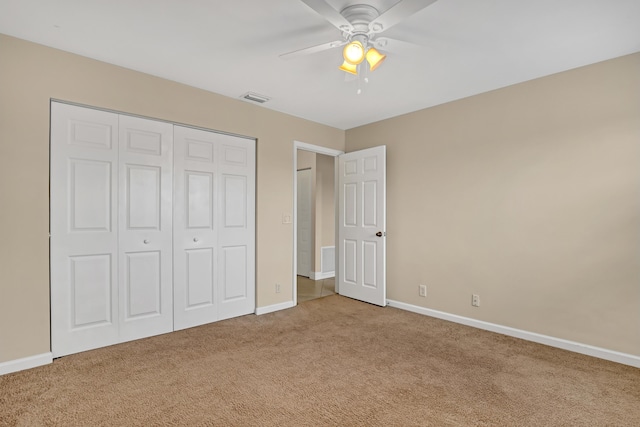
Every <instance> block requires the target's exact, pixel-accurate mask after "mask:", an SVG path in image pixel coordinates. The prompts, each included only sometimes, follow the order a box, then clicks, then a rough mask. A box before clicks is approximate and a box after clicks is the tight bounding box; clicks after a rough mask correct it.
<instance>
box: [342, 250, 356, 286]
mask: <svg viewBox="0 0 640 427" xmlns="http://www.w3.org/2000/svg"><path fill="white" fill-rule="evenodd" d="M343 256H344V263H343V265H344V281H345V282H346V283H350V284H352V285H355V284H356V283H357V282H358V268H357V264H356V263H357V260H358V242H357V241H356V240H345V241H344V251H343Z"/></svg>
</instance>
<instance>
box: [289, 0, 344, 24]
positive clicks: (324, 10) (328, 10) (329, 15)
mask: <svg viewBox="0 0 640 427" xmlns="http://www.w3.org/2000/svg"><path fill="white" fill-rule="evenodd" d="M301 1H302V2H303V3H304V4H306V5H307V6H309V7H310V8H311V9H313V10H315V11H316V13H318V14H319V15H320V16H322V17H323V18H324V19H326V20H327V21H329V22H330V23H331V24H332V25H333V26H334V27H336V28H337V29H339V30H340V31H351V30H353V26H352V25H351V23H350V22H349V21H347V20H346V19H345V17H344V16H342V15H340V12H338V11H337V10H335V9H334V8H333V7H331V5H330V4H329V3H327V2H326V1H325V0H301Z"/></svg>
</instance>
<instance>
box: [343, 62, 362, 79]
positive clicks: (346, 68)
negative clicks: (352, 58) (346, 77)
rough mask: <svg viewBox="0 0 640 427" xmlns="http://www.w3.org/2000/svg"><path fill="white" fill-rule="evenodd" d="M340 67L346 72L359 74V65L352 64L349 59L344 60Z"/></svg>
mask: <svg viewBox="0 0 640 427" xmlns="http://www.w3.org/2000/svg"><path fill="white" fill-rule="evenodd" d="M340 69H341V70H342V71H344V72H346V73H349V74H353V75H356V76H357V75H358V66H357V65H356V64H350V63H349V62H348V61H346V60H345V61H344V62H343V63H342V65H341V66H340Z"/></svg>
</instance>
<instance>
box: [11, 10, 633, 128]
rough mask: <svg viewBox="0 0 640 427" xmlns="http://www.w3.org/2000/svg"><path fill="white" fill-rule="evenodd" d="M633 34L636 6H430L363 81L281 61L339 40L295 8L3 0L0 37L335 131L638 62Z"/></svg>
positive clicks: (327, 65) (331, 59) (302, 62)
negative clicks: (569, 73) (246, 100)
mask: <svg viewBox="0 0 640 427" xmlns="http://www.w3.org/2000/svg"><path fill="white" fill-rule="evenodd" d="M328 2H329V3H330V4H331V6H333V7H334V8H335V9H336V10H341V9H343V8H344V7H345V6H348V5H352V4H359V3H363V2H365V0H356V1H352V0H328ZM366 3H368V4H370V5H373V6H374V7H376V8H377V9H378V10H380V11H381V12H383V11H385V10H386V9H388V8H389V7H391V6H392V5H393V4H395V3H396V0H366ZM639 23H640V1H639V0H598V1H596V0H537V1H524V0H439V1H437V2H435V3H434V4H433V5H431V6H429V7H427V8H425V9H423V10H421V11H420V12H418V13H416V14H414V15H412V16H411V17H409V18H407V19H406V20H404V21H403V22H401V23H400V24H398V25H396V26H394V27H393V28H391V29H389V30H388V31H385V32H384V33H383V34H384V35H385V36H388V37H393V38H396V39H403V40H407V41H411V42H413V43H414V44H416V45H414V46H408V45H404V44H403V45H394V44H393V43H389V45H388V46H387V50H386V52H385V53H387V54H388V58H387V60H386V62H385V63H384V64H383V65H382V66H381V67H380V68H379V69H377V70H376V71H374V72H372V73H370V74H369V76H368V77H369V82H368V83H364V81H362V80H360V79H355V80H354V79H345V73H344V72H342V71H340V70H338V66H339V65H340V64H341V62H342V61H341V59H342V56H341V49H340V48H335V49H331V50H328V51H324V52H321V53H316V54H313V55H308V56H304V57H299V58H296V59H290V60H283V59H281V58H280V57H279V55H281V54H283V53H286V52H290V51H294V50H297V49H302V48H305V47H308V46H312V45H317V44H321V43H325V42H329V41H332V40H336V39H339V38H340V37H341V35H340V32H339V31H338V30H337V29H335V28H334V27H333V26H332V25H331V24H329V23H328V22H327V21H326V20H324V19H323V18H322V17H321V16H319V15H318V14H316V13H315V12H314V11H313V10H312V9H310V8H309V7H308V6H307V5H305V4H304V3H302V2H301V1H300V0H234V1H217V0H209V1H205V0H135V1H131V0H103V1H98V0H56V1H52V0H0V33H4V34H8V35H11V36H15V37H19V38H22V39H26V40H30V41H33V42H36V43H41V44H44V45H47V46H52V47H55V48H58V49H62V50H66V51H69V52H74V53H77V54H80V55H84V56H88V57H91V58H95V59H99V60H101V61H106V62H109V63H112V64H116V65H120V66H123V67H127V68H131V69H134V70H138V71H142V72H145V73H148V74H152V75H155V76H159V77H163V78H166V79H170V80H174V81H177V82H181V83H185V84H188V85H191V86H195V87H198V88H202V89H205V90H208V91H211V92H216V93H219V94H222V95H225V96H229V97H232V98H238V97H239V96H241V95H242V94H244V93H245V92H247V91H253V92H256V93H259V94H262V95H266V96H268V97H271V98H272V100H271V101H269V102H268V103H266V104H264V105H263V108H270V109H273V110H277V111H281V112H285V113H288V114H292V115H294V116H298V117H303V118H305V119H309V120H312V121H315V122H319V123H323V124H327V125H330V126H334V127H337V128H340V129H350V128H353V127H356V126H360V125H363V124H367V123H371V122H374V121H378V120H381V119H384V118H388V117H393V116H397V115H400V114H404V113H408V112H411V111H415V110H419V109H422V108H426V107H430V106H434V105H438V104H442V103H445V102H449V101H452V100H455V99H460V98H464V97H467V96H470V95H474V94H478V93H482V92H486V91H489V90H493V89H497V88H500V87H504V86H508V85H512V84H515V83H519V82H522V81H527V80H531V79H534V78H538V77H542V76H545V75H549V74H553V73H557V72H560V71H564V70H568V69H571V68H576V67H580V66H583V65H588V64H592V63H595V62H599V61H603V60H606V59H610V58H614V57H618V56H622V55H626V54H630V53H633V52H638V51H640V24H639ZM1 60H2V59H1V58H0V62H1ZM359 87H360V88H361V89H362V93H361V94H360V95H357V94H356V91H357V89H358V88H359Z"/></svg>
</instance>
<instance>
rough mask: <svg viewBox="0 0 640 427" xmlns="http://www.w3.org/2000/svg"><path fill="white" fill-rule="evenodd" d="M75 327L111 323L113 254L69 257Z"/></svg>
mask: <svg viewBox="0 0 640 427" xmlns="http://www.w3.org/2000/svg"><path fill="white" fill-rule="evenodd" d="M69 270H70V275H69V276H70V278H71V283H70V284H71V318H72V319H73V325H72V328H83V327H88V326H98V325H100V324H109V323H111V321H112V318H111V313H112V306H111V302H112V299H111V292H112V288H111V270H112V268H111V254H98V255H83V256H73V257H69Z"/></svg>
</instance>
